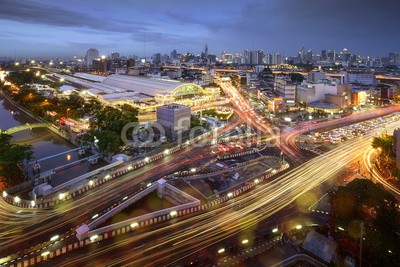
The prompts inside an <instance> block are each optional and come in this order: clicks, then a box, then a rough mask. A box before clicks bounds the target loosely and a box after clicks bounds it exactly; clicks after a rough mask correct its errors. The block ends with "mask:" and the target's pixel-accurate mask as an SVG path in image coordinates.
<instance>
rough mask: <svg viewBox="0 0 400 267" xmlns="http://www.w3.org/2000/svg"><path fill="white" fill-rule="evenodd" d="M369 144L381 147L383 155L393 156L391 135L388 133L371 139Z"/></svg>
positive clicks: (376, 147) (377, 147)
mask: <svg viewBox="0 0 400 267" xmlns="http://www.w3.org/2000/svg"><path fill="white" fill-rule="evenodd" d="M371 146H372V147H373V148H375V149H379V148H380V149H382V152H384V155H385V156H394V151H393V136H391V135H388V134H381V135H380V136H378V137H374V138H373V139H372V143H371Z"/></svg>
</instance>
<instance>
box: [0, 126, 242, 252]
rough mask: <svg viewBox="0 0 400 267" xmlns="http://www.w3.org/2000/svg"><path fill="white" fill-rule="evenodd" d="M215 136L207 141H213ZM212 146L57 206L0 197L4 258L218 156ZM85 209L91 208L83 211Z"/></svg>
mask: <svg viewBox="0 0 400 267" xmlns="http://www.w3.org/2000/svg"><path fill="white" fill-rule="evenodd" d="M240 123H242V121H241V120H240V119H239V120H237V121H236V122H235V123H233V124H231V125H229V126H227V127H225V128H224V129H222V130H221V131H220V133H221V134H222V133H224V132H227V131H231V130H232V129H234V128H235V127H236V126H237V125H239V124H240ZM212 137H213V136H210V137H208V138H207V139H205V140H204V142H205V141H207V140H208V141H210V140H211V138H212ZM211 151H212V147H211V146H204V147H199V146H197V147H196V148H195V149H193V147H187V148H185V149H183V150H181V151H179V152H176V153H174V154H172V155H169V156H167V157H164V158H162V159H160V160H158V161H156V162H152V163H150V164H147V165H145V166H144V167H142V168H140V169H138V170H137V171H135V172H132V173H129V174H127V175H124V176H123V177H120V178H118V179H114V180H111V181H109V182H107V183H105V184H103V185H102V186H99V187H95V188H93V189H91V190H89V191H88V192H86V193H85V194H83V195H82V196H80V197H79V198H76V199H74V200H73V201H67V202H66V203H64V204H62V205H59V206H57V207H56V208H55V209H54V210H44V211H43V210H42V211H39V210H32V209H23V208H19V207H15V206H13V205H10V204H8V203H6V202H5V201H4V200H3V199H0V207H1V208H2V209H1V213H0V229H1V230H2V231H1V232H2V236H0V245H1V251H0V258H1V257H3V256H5V255H9V254H10V253H14V252H16V251H17V250H19V249H21V248H24V247H26V245H32V246H33V245H34V244H37V243H38V241H42V242H44V241H46V240H48V239H49V238H50V237H51V236H53V235H54V234H60V233H64V232H66V231H68V230H70V228H73V227H76V226H78V225H80V224H82V223H85V222H86V221H87V220H88V219H90V218H91V217H92V216H93V215H94V214H96V213H98V212H100V211H102V210H104V209H106V208H107V207H109V206H111V203H114V202H116V201H117V200H119V199H121V198H123V197H124V196H125V195H127V194H129V193H130V192H132V191H134V190H135V189H137V188H138V187H139V186H140V183H142V182H144V181H146V183H147V182H148V181H155V180H158V179H159V178H161V177H163V176H165V175H168V174H171V173H173V172H174V171H175V170H177V169H179V168H182V167H184V166H185V165H188V164H192V163H193V162H191V161H192V160H195V159H196V158H197V156H198V155H204V156H208V157H210V159H211V157H214V154H211ZM82 210H84V211H87V212H82Z"/></svg>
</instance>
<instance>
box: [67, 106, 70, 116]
mask: <svg viewBox="0 0 400 267" xmlns="http://www.w3.org/2000/svg"><path fill="white" fill-rule="evenodd" d="M69 110H70V108H67V118H68V115H69Z"/></svg>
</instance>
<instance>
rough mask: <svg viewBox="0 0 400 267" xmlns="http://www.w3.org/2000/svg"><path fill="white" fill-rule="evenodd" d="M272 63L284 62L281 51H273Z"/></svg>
mask: <svg viewBox="0 0 400 267" xmlns="http://www.w3.org/2000/svg"><path fill="white" fill-rule="evenodd" d="M271 64H272V65H280V64H282V55H281V54H280V53H272V55H271Z"/></svg>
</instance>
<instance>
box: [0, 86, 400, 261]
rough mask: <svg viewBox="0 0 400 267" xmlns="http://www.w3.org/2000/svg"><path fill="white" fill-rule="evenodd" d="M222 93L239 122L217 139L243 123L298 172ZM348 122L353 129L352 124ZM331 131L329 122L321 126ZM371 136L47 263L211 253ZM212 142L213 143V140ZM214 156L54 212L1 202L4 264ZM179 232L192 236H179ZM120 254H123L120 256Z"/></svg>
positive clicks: (182, 157) (331, 172) (145, 172)
mask: <svg viewBox="0 0 400 267" xmlns="http://www.w3.org/2000/svg"><path fill="white" fill-rule="evenodd" d="M223 87H224V89H225V90H226V91H227V92H229V94H230V96H231V98H232V103H233V104H234V105H235V106H236V112H237V113H238V115H239V117H240V119H239V120H238V121H237V122H236V123H234V124H231V125H229V126H227V127H226V128H225V129H224V130H223V131H221V133H220V134H222V133H223V132H227V131H230V130H232V129H233V128H234V127H236V126H237V125H239V124H240V123H242V122H243V121H246V122H248V123H249V124H250V125H252V126H253V127H254V128H256V129H258V130H259V131H260V132H261V133H262V134H264V135H268V136H271V138H270V139H271V140H272V141H271V144H274V143H275V142H277V143H278V145H279V146H280V148H281V149H282V150H284V151H285V152H286V153H289V154H290V156H291V159H293V160H296V161H297V163H298V164H299V165H300V164H301V162H302V160H301V158H300V157H301V154H300V153H299V151H296V148H292V147H291V146H293V144H292V143H290V142H288V143H289V145H286V144H285V143H283V142H280V139H281V138H280V133H279V132H278V133H277V132H274V131H273V130H272V129H271V127H270V126H269V125H268V124H267V123H266V122H265V120H263V119H262V118H261V117H260V116H258V115H257V114H256V113H255V112H254V111H253V110H252V109H251V107H250V105H249V104H248V102H247V101H246V100H245V99H244V98H243V97H242V96H241V95H240V94H239V93H238V92H237V90H236V89H235V88H234V87H232V86H230V85H223ZM398 109H399V107H396V108H394V109H390V110H384V111H381V112H382V113H384V112H393V111H394V110H398ZM378 114H380V113H378ZM374 115H376V114H374ZM357 118H359V117H358V116H354V118H352V119H354V120H355V119H357ZM348 122H349V123H350V122H351V119H349V121H348ZM339 123H344V122H339ZM330 125H331V124H330V123H329V122H328V123H326V124H324V125H323V126H321V127H329V126H330ZM397 126H398V125H397ZM390 127H391V126H390ZM390 127H389V126H387V129H388V130H389V129H390ZM303 130H304V129H303ZM301 131H302V130H298V129H295V130H293V131H289V132H287V133H285V134H286V135H285V136H284V137H285V138H282V139H283V140H289V141H290V140H293V137H294V136H296V133H297V134H298V133H299V132H301ZM373 134H374V133H371V134H369V135H366V136H363V137H358V138H356V139H353V140H350V141H348V142H345V143H344V144H342V145H341V146H339V147H338V148H336V149H333V150H332V151H329V152H327V153H325V154H323V155H321V156H318V157H316V158H313V159H311V160H310V161H308V162H306V163H303V164H301V165H300V166H298V167H296V168H294V169H292V170H291V171H288V172H286V173H285V174H284V175H282V176H281V177H279V178H277V179H274V180H273V181H272V182H270V183H266V184H262V185H258V186H257V187H256V188H255V189H254V190H251V191H249V192H246V193H244V194H242V195H240V196H238V197H236V198H235V199H232V200H231V201H229V202H228V203H226V204H224V205H222V206H221V207H219V208H218V209H216V210H212V211H208V212H205V213H203V214H200V215H197V216H193V217H190V218H187V219H186V220H183V221H175V220H172V221H171V223H170V224H166V225H162V226H161V225H160V227H159V228H158V229H152V230H149V231H146V232H141V233H138V234H137V235H134V236H133V237H131V238H129V239H119V238H118V237H117V238H115V239H113V241H114V242H112V243H110V244H107V246H102V245H101V243H100V245H98V246H96V245H93V246H91V247H90V254H83V253H79V251H75V252H71V253H68V254H66V255H63V256H61V257H57V258H55V259H53V260H51V261H49V264H53V266H54V264H56V263H61V262H62V261H63V266H78V265H84V264H85V262H95V261H99V262H107V264H109V265H113V266H124V265H126V266H157V265H160V266H162V265H166V264H172V263H173V262H178V261H180V260H181V259H182V258H185V257H187V256H189V255H192V254H194V253H196V252H197V251H200V250H203V249H206V248H207V247H209V246H210V245H211V244H215V243H218V242H220V241H221V240H223V239H226V238H229V237H230V236H232V235H235V234H237V233H238V232H241V231H245V230H246V229H251V228H253V227H255V226H256V225H258V224H259V223H261V222H262V221H263V220H265V219H267V218H271V217H272V216H274V215H275V214H276V213H277V212H278V211H280V210H282V209H284V208H285V207H286V206H287V205H289V204H290V203H292V202H293V200H295V199H296V198H297V197H298V196H299V195H301V194H303V193H304V192H307V191H309V190H310V189H312V188H313V187H315V186H318V185H320V184H321V183H323V182H325V181H327V180H330V179H332V178H334V177H335V175H336V174H337V173H338V172H339V171H340V170H341V169H342V168H344V167H345V166H346V164H348V162H350V161H352V160H354V159H356V158H359V157H360V156H361V155H363V153H364V152H365V150H366V149H367V148H368V147H369V146H370V141H371V137H372V135H373ZM211 138H212V136H211V137H210V138H208V140H211ZM211 150H212V147H208V146H207V147H196V148H193V147H188V148H185V149H183V150H182V151H179V152H177V153H175V154H172V155H169V156H167V157H165V158H163V159H161V160H159V161H156V162H153V163H151V164H148V165H146V166H145V167H143V168H141V169H139V170H137V171H135V172H132V173H129V174H127V175H125V176H123V177H120V178H118V179H114V180H112V181H110V182H107V183H105V184H103V185H102V186H100V187H96V188H94V189H92V190H90V191H88V192H87V193H85V194H84V195H82V196H79V197H78V198H76V199H74V200H72V201H69V202H66V203H64V204H62V205H59V206H58V207H56V208H55V209H54V210H45V211H37V210H25V209H21V208H18V207H15V206H11V205H9V204H7V203H5V202H4V201H3V200H0V207H1V211H0V229H1V232H2V235H1V236H0V245H1V251H0V258H1V257H3V256H6V255H9V254H10V253H15V252H17V250H20V249H21V248H26V249H29V247H30V246H34V245H36V244H40V243H41V242H44V241H46V240H49V239H50V237H51V236H53V235H54V234H63V233H69V234H71V232H70V229H71V228H75V227H77V226H79V225H80V224H82V223H85V222H86V221H87V220H88V219H90V218H91V217H92V216H93V214H96V213H99V212H100V211H102V210H104V209H106V208H107V207H108V206H110V205H112V203H114V202H116V201H117V200H119V199H121V198H122V197H123V196H125V195H127V194H129V193H130V192H132V191H134V190H135V189H137V188H138V187H139V186H140V183H142V182H144V181H146V182H147V181H154V180H157V179H159V178H161V177H163V176H165V175H167V174H171V173H173V172H174V170H177V169H179V168H181V167H183V166H186V165H188V164H190V163H193V162H195V159H196V157H197V156H198V155H205V156H206V157H207V156H209V157H210V158H211V157H212V154H211ZM182 229H188V230H185V231H182ZM75 240H76V239H75V237H74V236H73V235H72V236H71V235H70V236H69V237H68V238H66V239H65V240H64V241H63V242H64V244H66V243H68V242H73V241H75ZM144 241H146V242H144ZM121 250H122V251H123V253H122V254H119V253H121V252H120V251H121ZM35 251H36V248H34V249H31V250H28V251H25V253H27V252H29V253H30V252H34V253H36V252H35ZM115 253H117V254H116V255H114V256H115V257H114V256H112V255H113V254H115ZM39 254H40V252H39ZM21 255H22V254H21ZM67 259H68V260H67ZM58 265H59V264H58ZM49 266H51V265H49Z"/></svg>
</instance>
